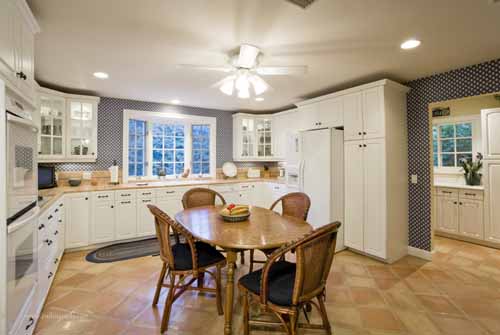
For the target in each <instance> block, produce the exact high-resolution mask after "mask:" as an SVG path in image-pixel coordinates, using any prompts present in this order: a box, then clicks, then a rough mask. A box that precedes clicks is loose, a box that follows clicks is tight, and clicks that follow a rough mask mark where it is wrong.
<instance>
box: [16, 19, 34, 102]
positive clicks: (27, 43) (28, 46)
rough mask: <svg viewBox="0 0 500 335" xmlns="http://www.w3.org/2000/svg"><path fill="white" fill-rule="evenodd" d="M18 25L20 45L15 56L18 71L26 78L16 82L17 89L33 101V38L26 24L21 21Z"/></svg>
mask: <svg viewBox="0 0 500 335" xmlns="http://www.w3.org/2000/svg"><path fill="white" fill-rule="evenodd" d="M18 23H19V24H20V28H19V31H20V43H19V52H18V55H17V58H18V59H17V66H18V71H19V72H22V73H23V74H24V75H25V76H26V77H25V78H20V79H19V80H18V83H19V88H20V89H21V91H22V92H23V93H24V94H25V95H26V97H27V98H28V99H30V100H32V101H33V100H35V91H34V49H35V36H34V35H33V33H32V32H31V29H30V28H29V26H28V24H27V23H25V22H24V20H21V21H19V22H18Z"/></svg>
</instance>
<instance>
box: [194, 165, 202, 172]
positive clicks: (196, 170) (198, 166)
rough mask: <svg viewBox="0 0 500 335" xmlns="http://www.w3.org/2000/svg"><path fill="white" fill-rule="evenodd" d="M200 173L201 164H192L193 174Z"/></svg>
mask: <svg viewBox="0 0 500 335" xmlns="http://www.w3.org/2000/svg"><path fill="white" fill-rule="evenodd" d="M200 173H201V164H200V163H193V174H200Z"/></svg>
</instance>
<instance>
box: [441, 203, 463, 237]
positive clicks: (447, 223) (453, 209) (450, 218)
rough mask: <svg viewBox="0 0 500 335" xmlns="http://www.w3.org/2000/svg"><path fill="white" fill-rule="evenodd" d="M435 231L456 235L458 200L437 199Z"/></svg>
mask: <svg viewBox="0 0 500 335" xmlns="http://www.w3.org/2000/svg"><path fill="white" fill-rule="evenodd" d="M436 216H437V222H436V229H437V230H440V231H443V232H446V233H454V234H456V233H458V200H457V199H454V198H448V197H437V208H436Z"/></svg>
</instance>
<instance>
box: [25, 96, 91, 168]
mask: <svg viewBox="0 0 500 335" xmlns="http://www.w3.org/2000/svg"><path fill="white" fill-rule="evenodd" d="M98 103H99V98H96V97H89V96H80V95H70V94H64V93H61V92H57V91H54V90H49V89H46V88H40V89H39V91H38V113H37V114H38V115H37V116H36V117H35V119H37V120H38V123H39V126H40V135H39V150H38V153H39V160H40V161H42V162H93V161H95V160H96V158H97V105H98Z"/></svg>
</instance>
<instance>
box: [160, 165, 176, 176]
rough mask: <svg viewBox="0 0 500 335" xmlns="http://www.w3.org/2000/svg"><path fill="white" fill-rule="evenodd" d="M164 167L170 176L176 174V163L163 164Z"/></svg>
mask: <svg viewBox="0 0 500 335" xmlns="http://www.w3.org/2000/svg"><path fill="white" fill-rule="evenodd" d="M163 168H164V169H165V173H166V174H167V175H168V176H171V175H173V174H174V163H167V164H164V165H163Z"/></svg>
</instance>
